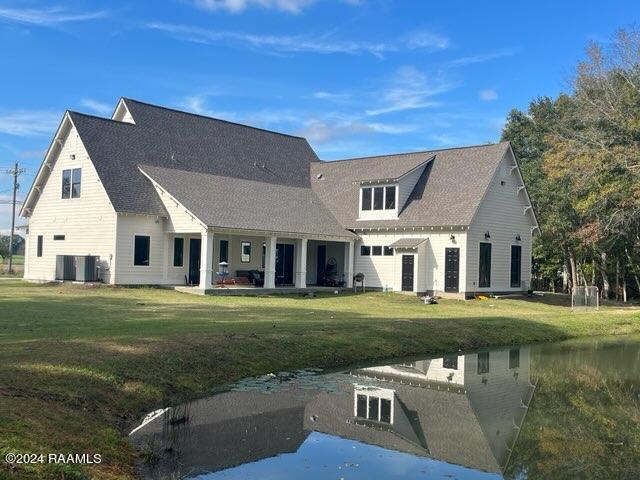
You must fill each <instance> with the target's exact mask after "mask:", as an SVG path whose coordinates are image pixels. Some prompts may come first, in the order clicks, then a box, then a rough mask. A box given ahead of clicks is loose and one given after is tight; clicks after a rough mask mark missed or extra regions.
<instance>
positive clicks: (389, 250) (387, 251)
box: [384, 247, 393, 257]
mask: <svg viewBox="0 0 640 480" xmlns="http://www.w3.org/2000/svg"><path fill="white" fill-rule="evenodd" d="M390 255H393V248H391V247H384V256H385V257H387V256H390Z"/></svg>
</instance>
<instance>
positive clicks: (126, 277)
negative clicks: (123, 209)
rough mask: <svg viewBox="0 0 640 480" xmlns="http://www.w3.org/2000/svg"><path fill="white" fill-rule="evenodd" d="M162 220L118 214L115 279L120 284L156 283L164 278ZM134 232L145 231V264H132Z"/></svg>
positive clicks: (145, 216) (161, 281) (142, 232)
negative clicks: (147, 240) (146, 261)
mask: <svg viewBox="0 0 640 480" xmlns="http://www.w3.org/2000/svg"><path fill="white" fill-rule="evenodd" d="M164 222H165V220H164V219H162V218H158V217H155V216H148V215H125V214H120V215H118V227H117V236H116V283H118V284H120V285H137V284H140V285H159V284H162V283H163V281H164V280H163V279H164V265H165V257H164V254H165V237H164V236H165V230H164ZM135 235H148V236H150V237H151V240H150V251H149V265H148V266H138V265H134V264H133V242H134V236H135Z"/></svg>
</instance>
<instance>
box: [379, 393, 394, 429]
mask: <svg viewBox="0 0 640 480" xmlns="http://www.w3.org/2000/svg"><path fill="white" fill-rule="evenodd" d="M380 421H381V422H382V423H391V400H389V399H388V398H381V399H380Z"/></svg>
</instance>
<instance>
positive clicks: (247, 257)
mask: <svg viewBox="0 0 640 480" xmlns="http://www.w3.org/2000/svg"><path fill="white" fill-rule="evenodd" d="M240 261H241V262H242V263H249V262H250V261H251V242H240Z"/></svg>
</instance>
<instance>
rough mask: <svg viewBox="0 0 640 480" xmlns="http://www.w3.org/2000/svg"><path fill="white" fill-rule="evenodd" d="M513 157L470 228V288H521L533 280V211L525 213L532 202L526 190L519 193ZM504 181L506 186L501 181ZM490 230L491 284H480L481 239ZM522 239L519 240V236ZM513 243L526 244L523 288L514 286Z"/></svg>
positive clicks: (507, 157)
mask: <svg viewBox="0 0 640 480" xmlns="http://www.w3.org/2000/svg"><path fill="white" fill-rule="evenodd" d="M512 165H513V157H512V155H511V153H507V154H506V155H505V157H504V158H503V159H502V165H501V166H500V167H499V168H498V170H497V172H496V176H495V177H494V179H493V180H492V182H491V185H490V187H489V189H488V191H487V194H486V196H485V198H484V200H483V202H482V203H481V205H480V208H479V209H478V212H477V213H476V216H475V218H474V220H473V222H472V224H471V226H470V228H469V242H468V248H467V257H468V262H467V291H469V292H473V291H486V292H503V291H521V290H524V289H526V288H528V287H529V285H530V282H531V242H532V234H531V227H532V225H533V223H532V221H533V220H532V216H531V213H530V212H528V213H526V214H525V213H524V209H525V207H526V206H527V205H528V203H527V201H526V197H525V194H524V191H520V192H519V193H518V186H519V183H520V182H519V178H518V174H517V172H516V171H515V170H513V171H512V170H511V166H512ZM501 182H504V185H502V184H501ZM485 232H489V234H490V237H491V238H490V239H488V240H486V241H487V242H488V243H491V286H490V287H483V288H480V287H478V278H479V277H478V276H479V257H480V242H485V237H484V235H485ZM518 234H519V235H520V237H521V239H522V240H521V241H519V242H518V241H516V239H515V237H516V235H518ZM511 245H521V246H522V266H521V278H522V287H515V288H512V287H511Z"/></svg>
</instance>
